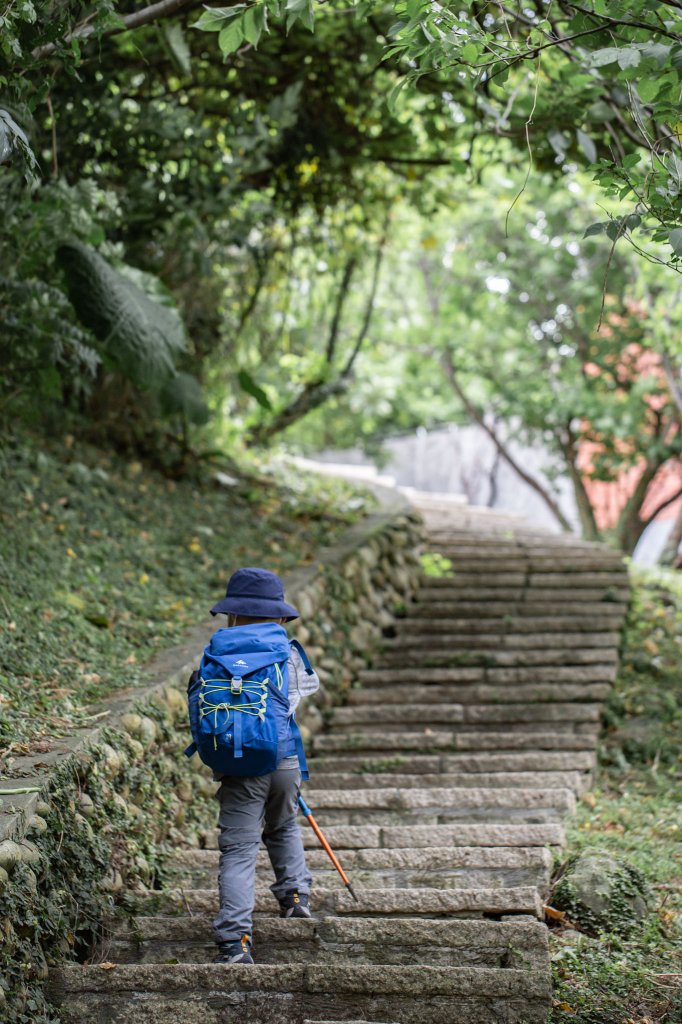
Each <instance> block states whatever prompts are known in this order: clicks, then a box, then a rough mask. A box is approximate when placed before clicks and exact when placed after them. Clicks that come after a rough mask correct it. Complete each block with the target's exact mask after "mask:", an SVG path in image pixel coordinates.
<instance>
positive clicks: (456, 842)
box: [205, 822, 564, 912]
mask: <svg viewBox="0 0 682 1024" xmlns="http://www.w3.org/2000/svg"><path fill="white" fill-rule="evenodd" d="M301 834H302V837H303V845H304V847H305V848H306V849H307V850H310V849H313V850H317V849H319V841H318V839H317V837H316V836H315V834H314V832H313V831H312V829H309V828H304V829H302V830H301ZM324 834H325V836H326V837H327V840H328V842H329V843H330V845H331V847H332V849H334V850H336V851H338V850H377V849H384V850H397V849H405V848H407V849H411V848H414V849H416V848H421V847H424V846H426V847H430V846H453V847H460V846H561V845H562V843H563V839H564V830H563V828H562V826H561V825H559V824H557V823H555V822H550V823H538V824H520V825H514V824H507V823H501V822H500V823H494V824H491V823H488V822H486V823H485V824H481V823H476V824H453V825H385V826H382V825H331V826H330V827H329V828H327V827H326V825H325V827H324ZM205 843H206V847H207V848H211V849H217V848H218V838H217V832H207V833H206V835H205ZM320 893H321V890H319V889H318V890H314V895H315V896H316V898H321V897H320ZM324 909H327V910H333V911H334V912H339V911H338V907H336V905H333V906H330V907H325V908H324ZM346 910H347V908H346Z"/></svg>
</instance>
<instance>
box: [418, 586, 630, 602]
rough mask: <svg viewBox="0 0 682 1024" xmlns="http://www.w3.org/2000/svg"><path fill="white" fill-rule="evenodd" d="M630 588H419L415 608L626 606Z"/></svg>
mask: <svg viewBox="0 0 682 1024" xmlns="http://www.w3.org/2000/svg"><path fill="white" fill-rule="evenodd" d="M629 594H630V592H629V590H628V588H627V587H612V586H611V587H587V586H585V585H584V584H583V583H582V580H580V581H579V582H578V581H576V584H575V585H574V586H570V581H566V583H565V585H564V586H563V587H546V588H540V587H537V586H536V587H528V588H527V587H524V586H476V587H451V588H447V589H446V588H444V587H440V588H438V589H435V588H434V589H433V590H431V589H424V590H420V591H419V597H418V599H417V600H416V601H414V602H413V603H412V605H411V607H415V608H423V607H427V608H429V607H434V606H438V607H440V606H441V605H451V604H452V605H462V604H469V603H471V602H474V603H476V604H477V605H478V604H479V603H483V602H485V603H487V604H495V603H501V602H503V603H505V604H506V605H508V606H511V607H515V606H516V605H521V606H522V607H523V606H525V605H526V604H535V605H536V604H537V603H538V602H540V601H543V602H544V601H547V602H548V603H550V604H556V603H557V602H568V603H571V604H575V603H576V602H577V601H580V602H584V603H585V604H587V605H590V603H593V602H595V601H596V602H600V601H608V602H610V603H613V604H621V605H626V604H627V602H628V599H629Z"/></svg>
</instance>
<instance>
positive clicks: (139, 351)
mask: <svg viewBox="0 0 682 1024" xmlns="http://www.w3.org/2000/svg"><path fill="white" fill-rule="evenodd" d="M57 256H58V259H59V261H60V263H61V265H62V267H63V268H64V271H65V273H66V278H67V284H68V291H69V298H70V299H71V302H72V303H73V306H74V308H75V310H76V312H77V313H78V317H79V319H80V320H81V322H82V323H83V324H85V326H86V327H88V328H89V329H90V330H91V331H92V332H93V334H94V335H95V337H96V338H97V339H98V341H99V342H100V344H101V346H102V349H103V351H104V353H105V354H106V356H107V357H108V359H109V360H110V362H111V363H112V364H113V365H114V366H116V367H117V368H118V369H119V370H120V371H121V372H122V373H124V374H125V375H126V376H128V377H130V379H131V380H132V381H134V383H136V384H137V385H138V386H139V387H143V388H154V389H159V388H161V387H162V386H163V385H164V383H165V382H166V381H167V380H168V379H169V378H170V377H172V376H174V374H175V372H176V371H175V360H176V358H177V357H178V356H179V355H180V354H181V353H183V352H185V351H186V348H187V340H186V337H185V328H184V325H183V323H182V321H181V320H180V317H179V316H178V313H177V311H176V310H175V309H170V308H168V307H166V306H162V305H160V304H159V303H158V302H155V301H154V300H152V299H150V298H149V297H148V296H147V295H146V294H145V292H143V291H142V289H141V288H139V287H138V286H137V285H136V284H133V283H132V281H130V280H128V279H127V278H125V277H124V276H123V275H122V274H120V273H119V272H118V271H117V270H114V268H113V267H112V266H110V265H109V264H108V263H107V262H106V260H104V259H103V258H102V257H101V256H100V255H99V253H97V252H95V251H94V250H93V249H90V248H89V246H86V245H83V244H82V243H80V242H69V243H67V244H65V245H62V246H61V247H60V248H59V250H58V252H57Z"/></svg>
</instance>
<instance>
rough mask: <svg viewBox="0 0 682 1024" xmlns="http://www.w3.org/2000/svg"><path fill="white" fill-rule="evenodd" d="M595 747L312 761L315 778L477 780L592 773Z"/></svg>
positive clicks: (361, 755) (352, 755) (333, 757)
mask: <svg viewBox="0 0 682 1024" xmlns="http://www.w3.org/2000/svg"><path fill="white" fill-rule="evenodd" d="M596 761H597V758H596V754H595V753H594V749H593V747H592V746H591V745H590V747H589V749H585V750H571V751H563V750H562V751H558V750H542V751H538V750H533V749H531V750H527V751H523V752H512V751H508V752H506V753H498V752H496V751H485V752H484V753H471V752H469V753H460V754H437V753H436V754H414V753H412V754H410V753H403V754H401V753H400V752H393V753H391V754H390V756H386V755H383V756H379V757H377V756H375V755H373V753H372V752H363V753H346V754H336V755H334V754H332V755H326V756H324V755H321V754H319V753H318V755H317V756H315V757H314V758H311V759H310V768H311V775H312V777H313V778H314V779H316V778H318V777H319V776H320V773H322V772H325V773H329V772H349V773H351V774H358V775H363V776H364V775H375V776H376V775H387V776H390V777H391V778H392V777H393V775H394V774H399V775H404V774H408V773H409V774H411V775H421V774H427V775H431V774H436V773H441V772H442V773H444V774H448V773H450V772H467V773H470V774H472V775H473V776H474V777H475V776H476V775H477V774H478V773H486V772H523V771H592V769H593V768H594V767H595V765H596Z"/></svg>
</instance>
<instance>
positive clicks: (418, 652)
mask: <svg viewBox="0 0 682 1024" xmlns="http://www.w3.org/2000/svg"><path fill="white" fill-rule="evenodd" d="M491 646H493V648H494V645H491ZM617 662H618V652H617V651H615V650H604V649H603V648H599V647H597V648H593V649H589V648H588V649H586V650H583V649H581V648H573V649H570V648H558V649H553V648H551V647H546V648H544V649H538V650H528V649H522V650H514V651H509V650H502V651H500V650H496V649H493V650H490V649H488V650H486V649H485V648H481V647H478V646H474V644H473V643H471V640H470V642H469V648H468V649H467V650H463V651H457V650H454V651H453V650H451V649H450V650H448V649H446V650H433V648H432V647H431V645H430V644H428V643H426V644H425V643H421V644H419V646H418V647H416V648H414V647H413V648H412V649H411V650H409V649H408V650H406V649H405V648H402V649H399V650H396V651H390V650H384V651H382V652H381V654H379V655H378V656H377V657H376V658H375V659H374V662H373V664H374V667H375V668H384V667H386V668H388V667H393V666H400V665H405V666H412V667H413V668H414V669H415V670H418V669H421V668H422V667H424V668H476V667H480V666H483V667H490V668H495V667H504V666H508V667H519V668H521V667H531V666H534V665H543V666H545V667H546V668H547V667H551V668H554V667H562V666H567V665H595V664H602V665H604V664H617Z"/></svg>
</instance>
